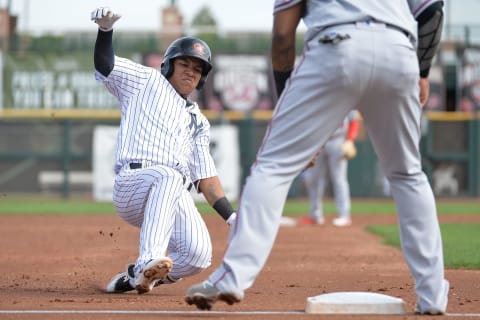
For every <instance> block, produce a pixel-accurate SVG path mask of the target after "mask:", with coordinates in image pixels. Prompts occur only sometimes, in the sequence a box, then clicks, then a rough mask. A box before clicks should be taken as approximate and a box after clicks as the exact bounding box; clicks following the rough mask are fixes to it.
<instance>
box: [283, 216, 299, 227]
mask: <svg viewBox="0 0 480 320" xmlns="http://www.w3.org/2000/svg"><path fill="white" fill-rule="evenodd" d="M296 225H297V220H295V219H293V218H290V217H286V216H282V218H281V219H280V226H282V227H293V226H296Z"/></svg>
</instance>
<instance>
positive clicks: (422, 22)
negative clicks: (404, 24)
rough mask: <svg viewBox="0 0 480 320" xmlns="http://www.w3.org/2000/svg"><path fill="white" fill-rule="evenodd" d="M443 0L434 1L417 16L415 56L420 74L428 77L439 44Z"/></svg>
mask: <svg viewBox="0 0 480 320" xmlns="http://www.w3.org/2000/svg"><path fill="white" fill-rule="evenodd" d="M442 7H443V2H436V3H434V4H433V5H431V6H430V7H428V8H427V9H425V11H423V12H422V13H421V14H420V15H419V16H418V17H417V22H418V48H417V56H418V62H419V64H420V76H421V77H422V78H426V77H428V74H429V72H430V67H431V65H432V60H433V57H434V56H435V53H436V52H437V47H438V45H439V44H440V38H441V36H442V28H443V9H442Z"/></svg>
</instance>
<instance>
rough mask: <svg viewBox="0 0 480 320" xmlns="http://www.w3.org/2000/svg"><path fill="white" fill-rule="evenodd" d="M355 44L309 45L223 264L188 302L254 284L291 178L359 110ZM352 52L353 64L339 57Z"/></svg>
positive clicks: (238, 293) (249, 183)
mask: <svg viewBox="0 0 480 320" xmlns="http://www.w3.org/2000/svg"><path fill="white" fill-rule="evenodd" d="M321 36H322V33H319V34H318V37H321ZM352 44H353V43H352V41H350V40H349V41H345V43H341V44H337V45H336V46H331V45H328V46H326V45H323V44H321V43H320V42H319V41H318V38H317V37H315V38H313V39H312V40H311V41H310V42H309V44H308V46H307V48H308V49H307V51H306V53H305V55H306V59H303V60H302V61H301V62H300V63H299V64H298V67H297V68H296V69H295V70H294V71H293V73H292V76H291V78H290V81H289V83H288V84H287V86H286V88H285V91H284V93H283V94H282V96H281V99H280V101H279V103H278V104H277V106H276V108H275V111H274V115H273V117H272V120H271V122H270V126H269V128H268V129H267V131H266V134H265V138H264V141H263V144H262V146H261V148H260V150H259V152H258V154H257V159H256V162H255V164H254V165H253V167H252V170H251V174H250V176H249V177H248V178H247V180H246V184H245V186H244V189H243V191H242V197H241V200H240V202H239V203H240V204H239V210H238V217H237V220H236V223H235V226H234V229H233V236H232V237H231V240H230V242H229V245H228V248H227V250H226V253H225V256H224V259H223V264H222V265H221V266H220V267H219V268H218V269H217V270H215V271H214V273H213V274H212V275H211V276H210V277H209V279H208V281H207V282H205V283H203V284H201V285H200V286H196V287H194V288H192V290H189V291H188V292H187V298H188V297H194V295H195V293H196V290H202V289H201V288H202V287H203V290H206V291H208V292H209V293H208V297H211V296H212V295H214V293H212V292H215V290H220V292H221V293H222V294H223V293H225V295H224V297H226V299H230V298H232V299H231V300H230V301H233V302H235V301H238V300H239V299H242V298H243V294H244V290H245V289H247V288H249V287H250V286H251V285H252V284H253V282H254V280H255V278H256V276H257V275H258V273H259V272H260V270H261V269H262V267H263V265H264V263H265V261H266V259H267V257H268V255H269V253H270V250H271V248H272V246H273V242H274V239H275V236H276V234H277V232H278V227H279V223H280V218H281V215H282V209H283V206H284V203H285V200H286V196H287V193H288V190H289V188H290V186H291V183H292V181H293V179H294V178H295V177H296V176H298V174H299V173H300V172H301V171H302V170H303V169H304V168H305V167H306V166H307V164H308V163H309V161H310V160H311V159H312V158H313V156H314V155H315V153H316V152H317V151H318V149H319V147H321V146H322V145H323V144H324V143H325V142H326V141H327V139H328V137H329V136H330V135H331V134H332V133H333V131H334V130H335V129H336V128H337V127H338V126H339V125H340V123H341V121H342V120H343V119H344V117H345V116H346V115H347V113H348V112H349V111H350V110H352V109H354V108H355V107H356V103H355V102H356V99H357V96H356V95H357V92H356V91H355V89H354V88H353V87H354V86H355V85H354V84H353V83H352V82H351V81H349V79H348V75H346V74H345V70H352V71H353V70H354V68H353V67H354V66H357V68H360V69H362V68H363V64H359V63H358V61H355V57H357V56H358V55H357V53H355V54H353V52H355V48H353V47H352V48H351V49H353V50H350V49H348V48H344V46H346V47H350V46H351V45H352ZM354 47H355V45H354ZM339 48H343V49H339ZM344 49H345V50H344ZM350 53H352V57H353V58H354V59H353V61H351V60H349V59H339V55H343V54H350ZM363 71H368V70H359V75H360V73H363ZM253 247H254V248H255V250H252V249H251V248H253ZM212 287H213V289H211V288H212ZM227 293H228V294H227ZM202 294H203V293H202ZM233 298H234V299H233ZM226 299H225V300H226ZM205 300H207V299H204V300H203V301H202V302H205ZM193 302H194V301H193ZM197 306H198V304H197Z"/></svg>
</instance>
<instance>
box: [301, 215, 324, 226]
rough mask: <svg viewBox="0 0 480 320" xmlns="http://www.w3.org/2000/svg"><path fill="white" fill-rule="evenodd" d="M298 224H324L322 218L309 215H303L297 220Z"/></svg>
mask: <svg viewBox="0 0 480 320" xmlns="http://www.w3.org/2000/svg"><path fill="white" fill-rule="evenodd" d="M298 224H301V225H305V224H318V225H323V224H325V220H324V219H323V218H318V219H315V218H311V217H303V218H301V219H300V220H299V221H298Z"/></svg>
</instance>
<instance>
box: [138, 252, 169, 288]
mask: <svg viewBox="0 0 480 320" xmlns="http://www.w3.org/2000/svg"><path fill="white" fill-rule="evenodd" d="M172 267H173V262H172V260H171V259H170V258H166V257H165V258H160V259H153V260H150V261H149V262H148V263H147V264H146V265H145V267H144V268H143V270H142V272H141V273H140V274H139V275H138V276H137V277H136V278H135V289H136V290H137V292H138V294H143V293H147V292H150V291H152V289H153V287H154V286H155V284H156V283H157V282H158V280H162V279H164V278H166V277H167V276H168V273H169V272H170V271H171V270H172Z"/></svg>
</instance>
